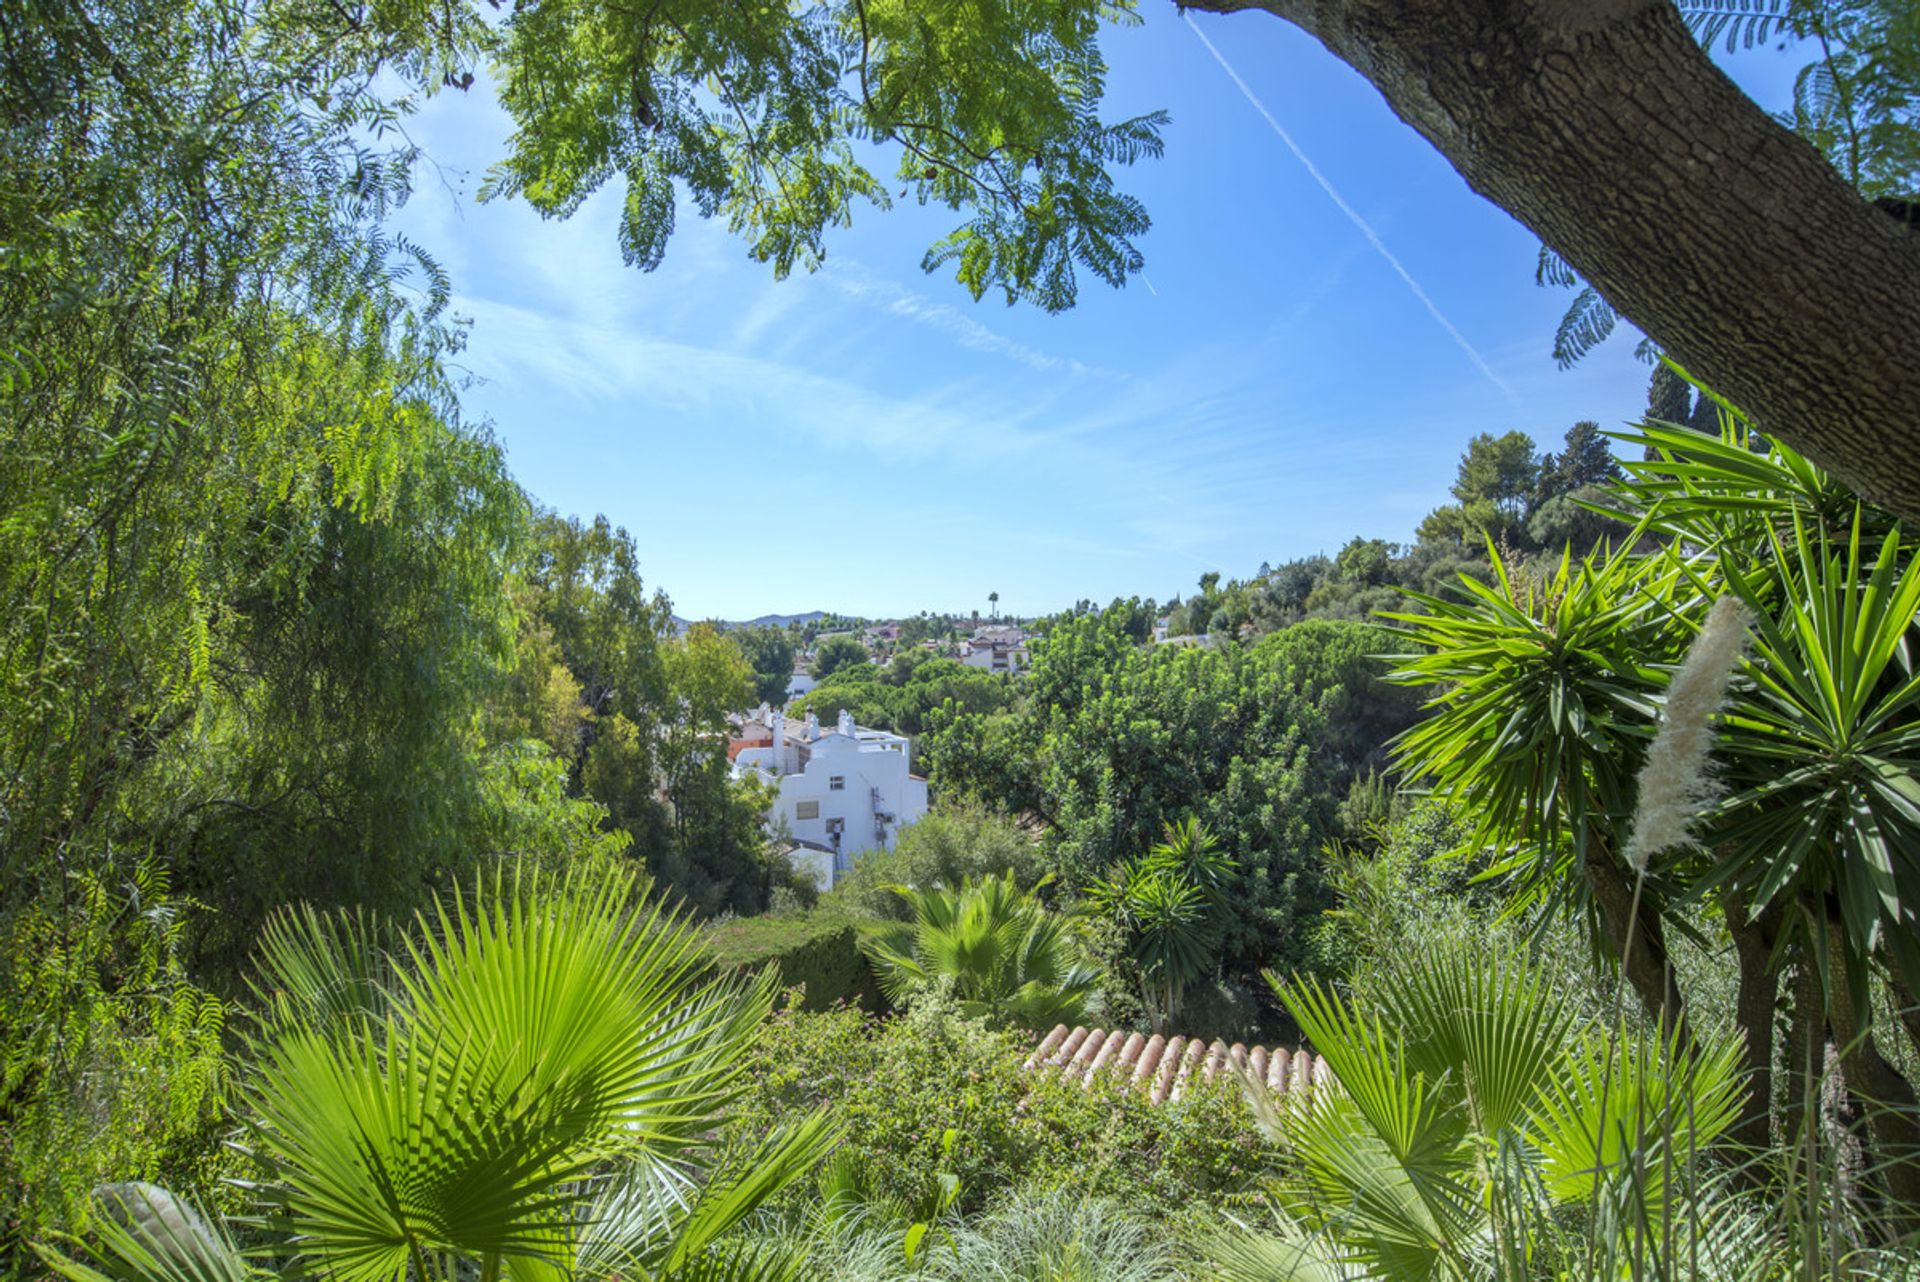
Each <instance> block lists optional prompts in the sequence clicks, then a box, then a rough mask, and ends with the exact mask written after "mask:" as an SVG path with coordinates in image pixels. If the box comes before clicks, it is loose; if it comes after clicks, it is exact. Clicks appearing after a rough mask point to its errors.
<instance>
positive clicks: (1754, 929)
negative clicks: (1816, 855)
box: [1720, 891, 1780, 1153]
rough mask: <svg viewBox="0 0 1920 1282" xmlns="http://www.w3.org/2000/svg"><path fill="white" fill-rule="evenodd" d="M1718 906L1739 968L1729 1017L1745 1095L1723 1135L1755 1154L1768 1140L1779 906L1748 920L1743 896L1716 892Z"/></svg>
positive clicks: (1777, 986)
mask: <svg viewBox="0 0 1920 1282" xmlns="http://www.w3.org/2000/svg"><path fill="white" fill-rule="evenodd" d="M1720 906H1721V909H1722V911H1723V912H1724V914H1725V919H1726V923H1727V933H1728V935H1729V936H1730V937H1731V939H1732V940H1733V952H1734V958H1735V961H1736V963H1737V965H1738V968H1739V981H1738V983H1737V984H1736V986H1735V988H1734V997H1733V1020H1734V1024H1735V1025H1736V1026H1737V1027H1738V1028H1739V1030H1740V1041H1741V1046H1742V1048H1743V1050H1744V1052H1745V1058H1746V1068H1747V1081H1746V1098H1745V1099H1744V1100H1743V1101H1742V1103H1741V1106H1740V1116H1739V1118H1738V1120H1736V1121H1735V1122H1734V1124H1733V1127H1732V1129H1731V1131H1730V1132H1729V1133H1730V1135H1731V1136H1732V1138H1733V1140H1734V1141H1735V1142H1736V1143H1738V1144H1741V1145H1744V1146H1745V1147H1746V1148H1748V1149H1749V1150H1751V1151H1753V1152H1756V1153H1757V1152H1760V1151H1761V1150H1762V1149H1765V1148H1766V1147H1767V1145H1768V1144H1769V1143H1771V1142H1772V1140H1773V1128H1772V1123H1773V1049H1774V1029H1773V1024H1774V1014H1775V1012H1776V1011H1777V1010H1778V1009H1779V1006H1780V972H1779V971H1777V970H1775V969H1774V965H1773V952H1774V940H1775V938H1776V936H1777V935H1778V933H1779V928H1780V926H1779V924H1780V910H1779V908H1778V907H1777V906H1769V907H1768V908H1767V909H1766V910H1765V911H1763V912H1762V913H1761V914H1760V916H1759V918H1758V919H1757V920H1754V921H1749V920H1747V918H1748V911H1747V902H1746V899H1745V897H1744V896H1742V895H1740V894H1738V893H1737V892H1733V891H1723V892H1722V898H1721V905H1720Z"/></svg>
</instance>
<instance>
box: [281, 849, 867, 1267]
mask: <svg viewBox="0 0 1920 1282" xmlns="http://www.w3.org/2000/svg"><path fill="white" fill-rule="evenodd" d="M369 954H370V950H369V949H368V948H367V947H366V946H365V943H364V934H363V932H360V931H358V930H354V929H349V928H345V927H332V928H329V927H325V926H321V925H319V924H318V923H317V921H316V920H315V919H311V918H302V917H295V918H291V919H289V920H288V921H287V922H285V923H283V924H282V925H281V927H279V928H278V929H277V930H276V932H275V934H274V936H273V937H272V940H271V942H270V946H269V966H270V970H269V973H270V975H271V976H272V977H273V978H272V981H271V982H273V983H276V984H279V985H283V986H284V987H283V989H282V992H283V996H282V998H281V999H280V1000H278V1001H277V1002H276V1003H275V1005H274V1007H273V1013H272V1016H271V1017H270V1019H269V1022H268V1023H267V1025H266V1026H265V1028H264V1029H263V1030H262V1032H261V1034H260V1036H259V1038H258V1040H257V1045H256V1053H257V1055H258V1057H259V1068H258V1070H257V1073H256V1076H255V1079H254V1081H253V1082H252V1084H251V1087H250V1089H249V1092H248V1096H249V1101H250V1103H251V1105H252V1109H253V1113H254V1116H255V1121H254V1124H253V1141H252V1142H253V1145H254V1147H255V1149H256V1151H257V1152H258V1154H259V1156H260V1157H261V1159H262V1160H263V1161H264V1162H265V1163H266V1164H267V1165H268V1167H269V1169H270V1170H271V1172H272V1173H273V1178H272V1180H271V1181H270V1183H269V1185H268V1188H269V1194H270V1199H271V1201H272V1203H273V1206H274V1211H275V1213H274V1216H273V1217H272V1222H273V1223H274V1224H275V1225H276V1226H278V1227H279V1228H280V1229H281V1230H282V1231H283V1232H284V1233H285V1234H286V1235H287V1238H288V1243H289V1245H290V1246H291V1248H292V1249H293V1250H294V1251H296V1252H297V1253H298V1254H299V1255H300V1256H302V1257H304V1258H305V1259H306V1260H308V1261H310V1262H311V1264H312V1265H313V1266H315V1267H318V1268H320V1269H322V1270H324V1271H325V1272H327V1273H329V1274H331V1275H333V1276H336V1277H339V1278H342V1279H376V1278H398V1277H402V1276H404V1275H406V1274H407V1273H408V1272H409V1270H413V1271H415V1272H418V1271H419V1270H420V1268H421V1264H422V1262H423V1261H424V1260H427V1259H434V1258H440V1257H444V1256H450V1257H453V1258H456V1259H465V1260H471V1261H474V1262H476V1263H478V1264H480V1265H481V1266H482V1267H483V1268H484V1269H486V1270H488V1271H490V1272H491V1271H495V1270H497V1269H499V1268H501V1267H507V1268H510V1269H511V1271H512V1272H513V1273H514V1274H515V1276H516V1277H520V1278H523V1279H533V1278H544V1277H559V1276H567V1275H570V1274H572V1273H573V1272H575V1271H576V1269H577V1268H578V1267H579V1265H580V1263H581V1261H595V1262H598V1265H596V1267H599V1266H600V1265H606V1264H608V1262H610V1261H617V1262H618V1265H619V1271H622V1272H625V1273H627V1274H629V1275H631V1276H640V1277H648V1278H667V1277H680V1276H706V1271H708V1270H710V1269H711V1268H712V1267H714V1262H713V1261H711V1260H709V1259H708V1258H707V1255H706V1253H707V1250H708V1248H709V1246H711V1244H712V1243H713V1242H714V1241H715V1239H717V1238H718V1237H719V1236H720V1234H721V1233H723V1232H724V1231H725V1230H726V1229H727V1228H730V1227H731V1226H732V1225H734V1224H736V1223H737V1222H738V1221H739V1219H740V1218H741V1217H743V1216H744V1215H746V1214H747V1213H748V1212H750V1211H751V1210H752V1209H753V1208H754V1207H756V1206H758V1205H759V1204H760V1203H761V1202H762V1201H763V1200H764V1199H765V1198H766V1197H768V1196H770V1195H771V1194H772V1193H773V1192H776V1191H777V1190H778V1189H779V1188H781V1187H783V1186H784V1185H785V1184H786V1183H787V1182H788V1181H790V1180H791V1179H793V1178H794V1177H795V1176H797V1175H799V1174H801V1173H802V1172H804V1171H805V1170H807V1169H809V1168H810V1167H811V1166H812V1165H813V1164H814V1162H816V1161H817V1160H818V1159H819V1157H820V1156H821V1155H822V1154H823V1153H824V1150H825V1148H826V1146H827V1144H828V1143H829V1142H830V1140H831V1135H830V1133H829V1132H828V1130H827V1128H826V1127H825V1125H824V1122H823V1121H822V1120H821V1119H818V1118H815V1119H812V1120H809V1121H806V1122H804V1123H802V1124H801V1125H800V1126H799V1127H797V1128H796V1129H795V1130H793V1131H791V1132H789V1133H785V1134H781V1135H776V1136H774V1137H772V1138H770V1139H769V1140H768V1141H767V1142H766V1143H765V1144H764V1145H763V1147H762V1148H761V1149H760V1150H759V1151H758V1152H756V1153H753V1154H750V1155H746V1158H745V1160H744V1161H742V1162H738V1163H734V1164H726V1165H722V1166H720V1167H719V1168H718V1169H714V1170H711V1171H709V1173H708V1177H707V1178H706V1179H705V1180H704V1181H696V1180H695V1179H693V1178H692V1174H691V1171H690V1170H689V1169H688V1168H687V1167H686V1166H685V1165H684V1163H685V1162H686V1160H687V1159H688V1158H689V1157H691V1156H692V1155H693V1154H694V1153H696V1152H697V1151H698V1149H699V1147H700V1146H701V1144H702V1143H703V1142H704V1137H705V1136H706V1135H707V1134H708V1133H710V1132H711V1130H712V1129H713V1127H714V1126H715V1124H716V1123H717V1121H718V1119H719V1117H720V1115H721V1113H722V1112H723V1110H724V1108H725V1106H726V1104H727V1102H728V1100H729V1099H730V1098H731V1096H732V1091H733V1084H734V1081H735V1079H736V1077H737V1075H738V1072H739V1067H740V1064H741V1063H742V1061H743V1051H744V1048H745V1045H746V1042H747V1040H748V1039H749V1038H750V1037H751V1036H752V1035H753V1032H754V1029H755V1028H756V1026H757V1025H758V1024H759V1022H760V1021H761V1020H762V1019H763V1018H764V1016H765V1015H766V1013H767V1010H768V1008H769V1006H770V1003H771V1000H772V988H771V978H770V977H769V976H766V975H763V976H761V977H760V978H759V979H757V980H755V981H752V982H746V983H743V982H740V981H733V980H703V979H702V975H703V974H704V973H705V970H706V958H705V954H704V951H703V950H702V948H701V946H700V943H699V936H698V935H697V933H696V932H695V931H693V930H692V929H691V927H690V926H688V925H687V924H686V923H685V922H684V921H683V920H681V919H679V918H677V917H675V916H673V915H672V914H669V913H667V912H665V911H663V910H662V908H661V907H660V906H659V904H658V903H657V902H654V903H649V902H647V901H646V900H644V899H642V898H640V897H638V895H637V894H636V891H635V887H634V885H633V882H632V880H631V878H630V877H629V876H628V875H626V874H623V873H619V872H614V871H598V872H577V873H574V874H572V875H570V876H568V877H566V878H564V879H555V878H551V877H546V876H542V875H539V874H521V875H516V876H514V877H512V878H508V877H507V876H505V875H504V874H503V875H501V876H500V877H498V878H496V880H495V881H494V882H493V883H492V884H490V885H488V886H485V887H484V888H483V889H482V890H481V891H479V892H478V893H476V894H475V895H473V896H472V897H471V898H470V899H465V900H460V901H457V902H455V903H452V904H450V905H449V904H443V905H442V907H441V908H440V910H439V912H438V913H437V914H436V915H435V917H433V918H432V919H423V920H422V921H421V922H420V923H419V926H418V929H417V930H416V931H415V932H414V933H413V935H412V936H411V937H410V938H408V939H407V941H406V943H405V945H404V948H403V949H402V950H401V951H400V952H399V953H398V954H397V955H395V956H393V957H392V958H391V960H389V961H388V963H387V965H386V968H385V970H386V973H387V974H389V975H390V976H391V979H389V980H387V981H386V982H380V983H369V982H368V981H366V980H364V979H362V978H361V977H362V976H365V975H366V974H367V973H368V972H369V971H371V970H373V969H374V967H372V966H370V965H369ZM355 993H360V994H365V995H367V996H368V997H369V998H371V1000H369V1001H367V1002H366V1003H364V1005H362V1006H361V1007H360V1008H359V1009H358V1010H357V1011H355V1010H346V1009H342V1007H343V1003H344V998H345V997H346V996H349V995H352V994H355ZM595 1185H600V1186H601V1192H600V1194H599V1198H598V1210H597V1212H596V1213H595V1215H593V1216H591V1217H590V1216H588V1215H587V1214H585V1212H586V1211H587V1210H588V1206H589V1203H588V1201H587V1200H586V1199H587V1198H588V1195H589V1194H590V1192H591V1191H592V1189H593V1188H594V1186H595Z"/></svg>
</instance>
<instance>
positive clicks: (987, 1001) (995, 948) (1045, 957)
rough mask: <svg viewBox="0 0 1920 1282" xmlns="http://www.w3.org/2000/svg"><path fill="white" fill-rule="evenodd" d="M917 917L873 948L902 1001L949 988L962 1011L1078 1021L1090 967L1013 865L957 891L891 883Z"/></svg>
mask: <svg viewBox="0 0 1920 1282" xmlns="http://www.w3.org/2000/svg"><path fill="white" fill-rule="evenodd" d="M894 889H895V891H896V892H897V893H898V894H899V895H900V896H901V898H903V899H905V900H906V901H907V903H908V905H909V906H910V907H911V908H912V909H913V915H914V920H913V924H912V926H911V927H910V928H908V929H907V930H906V931H905V932H903V933H904V935H905V938H904V939H901V940H897V941H889V940H876V941H875V942H874V943H872V944H871V945H870V947H869V954H870V956H871V957H872V958H873V963H874V969H875V970H876V972H877V973H878V975H879V979H880V985H881V987H882V988H884V989H885V990H886V992H887V996H888V997H889V998H891V999H892V1000H893V1001H895V1002H898V1003H901V1004H905V1003H907V1002H910V1001H912V1000H913V999H914V997H916V996H917V995H918V994H920V993H921V992H924V991H925V990H926V989H928V988H930V987H935V986H938V985H941V984H943V983H944V984H948V985H951V987H952V991H953V994H954V996H955V997H956V998H957V999H958V1001H959V1003H960V1009H961V1010H962V1012H964V1013H965V1014H967V1015H970V1016H974V1017H976V1018H983V1019H987V1020H991V1021H993V1022H995V1023H1012V1024H1016V1025H1019V1026H1021V1027H1024V1028H1033V1029H1041V1028H1048V1027H1051V1026H1052V1025H1054V1024H1057V1023H1060V1022H1062V1021H1069V1022H1070V1021H1072V1020H1075V1019H1078V1018H1079V1016H1080V1011H1081V1008H1082V1007H1083V1006H1084V1004H1085V1002H1086V999H1087V996H1088V994H1089V993H1091V992H1092V990H1093V985H1094V981H1095V978H1096V976H1095V973H1094V971H1093V969H1092V968H1091V967H1090V966H1088V965H1086V964H1085V962H1084V960H1083V958H1082V955H1081V949H1080V944H1079V941H1078V940H1077V939H1076V938H1075V937H1074V935H1073V932H1072V927H1071V924H1070V923H1069V922H1068V920H1067V919H1066V918H1064V917H1061V916H1059V915H1058V914H1055V913H1051V912H1048V911H1047V909H1046V907H1045V906H1044V905H1043V904H1041V902H1040V901H1039V900H1038V899H1036V898H1035V897H1034V896H1033V895H1031V894H1029V893H1027V892H1025V891H1022V890H1021V889H1020V888H1019V886H1018V885H1017V884H1016V883H1015V881H1014V879H1013V873H1012V872H1011V871H1009V872H1008V873H1006V874H1005V875H1004V876H1001V877H982V878H979V879H977V880H976V879H974V878H971V877H969V878H966V879H965V880H963V881H962V882H961V883H960V886H959V887H958V888H957V889H949V888H947V887H945V886H933V887H928V888H925V889H919V888H915V887H910V886H897V887H895V888H894Z"/></svg>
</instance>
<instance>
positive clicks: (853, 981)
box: [707, 914, 887, 1013]
mask: <svg viewBox="0 0 1920 1282" xmlns="http://www.w3.org/2000/svg"><path fill="white" fill-rule="evenodd" d="M707 942H708V945H709V947H710V948H711V949H712V952H713V959H714V963H715V964H716V965H718V966H719V967H720V968H721V969H722V970H758V969H760V968H761V967H762V966H765V965H766V964H767V963H768V962H772V963H774V964H775V965H776V966H778V967H779V969H780V986H781V987H782V988H792V987H794V986H795V985H801V986H804V987H805V988H806V1001H805V1002H804V1003H803V1004H802V1008H803V1009H805V1010H810V1011H821V1010H828V1009H830V1008H831V1007H833V1006H835V1005H839V1004H842V1003H844V1004H846V1005H848V1006H858V1007H860V1008H861V1009H862V1010H866V1011H871V1012H874V1013H879V1012H882V1011H885V1010H886V1009H887V1001H886V998H885V997H884V996H883V995H882V994H881V992H880V984H879V981H878V980H876V979H875V978H874V974H873V967H872V966H871V965H870V964H869V963H868V961H867V955H866V953H864V952H863V951H861V948H860V926H859V925H857V924H856V923H854V922H852V921H849V920H848V919H847V918H845V917H840V916H828V915H813V914H803V915H797V916H782V917H739V918H735V919H734V920H732V921H728V922H723V923H721V924H720V925H718V926H716V927H714V928H713V929H712V930H711V931H709V932H708V935H707Z"/></svg>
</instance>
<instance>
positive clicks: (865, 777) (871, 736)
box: [729, 708, 927, 890]
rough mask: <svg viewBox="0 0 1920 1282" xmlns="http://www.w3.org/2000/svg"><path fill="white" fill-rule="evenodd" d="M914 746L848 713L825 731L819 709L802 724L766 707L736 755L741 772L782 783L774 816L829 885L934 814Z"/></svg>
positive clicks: (800, 857)
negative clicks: (860, 858) (913, 764)
mask: <svg viewBox="0 0 1920 1282" xmlns="http://www.w3.org/2000/svg"><path fill="white" fill-rule="evenodd" d="M907 748H908V742H907V740H906V738H905V737H903V736H901V735H897V734H889V733H888V732H887V731H885V730H864V729H862V728H860V727H859V726H857V725H855V724H854V722H853V717H852V715H851V714H849V713H846V712H842V713H841V714H840V721H839V724H838V725H836V726H835V727H834V728H833V729H831V730H827V731H822V730H821V728H820V722H819V719H818V718H817V717H815V716H813V715H811V714H809V715H808V717H807V720H806V723H805V724H804V725H800V726H797V727H794V726H789V725H788V723H787V718H786V716H785V714H783V713H780V712H775V711H773V710H771V709H768V708H762V709H761V711H760V712H759V714H758V715H756V716H755V717H754V718H753V719H752V720H750V721H748V722H747V723H746V724H745V725H744V726H742V727H741V730H740V738H739V739H737V740H735V741H734V743H733V745H731V746H730V748H729V753H730V755H731V756H732V757H733V773H734V776H735V777H736V778H744V777H746V776H747V775H748V774H749V773H751V774H754V775H757V776H758V777H759V778H761V779H763V780H765V781H766V782H768V783H772V784H774V785H776V786H777V787H778V788H779V790H780V792H779V796H778V797H777V798H776V799H775V801H774V803H773V807H772V809H771V810H770V811H769V812H768V814H767V822H768V823H769V824H771V825H773V826H774V827H777V828H784V829H785V831H786V833H787V835H788V836H790V837H791V838H792V839H793V841H794V845H795V849H794V850H793V851H792V852H791V856H792V858H793V859H794V860H795V862H796V863H801V864H802V865H803V866H805V867H807V868H809V869H810V870H811V871H812V872H813V873H814V876H815V879H816V880H817V881H818V882H819V884H820V888H821V889H822V890H826V889H830V888H831V887H832V886H833V883H834V882H835V881H836V880H838V879H839V877H840V876H841V875H842V874H843V873H846V872H847V871H849V870H850V869H851V868H852V867H853V860H854V856H856V855H859V854H861V853H862V852H864V851H869V850H892V849H893V846H894V842H895V841H896V840H897V839H898V837H899V833H900V830H901V829H902V828H904V827H906V826H907V825H908V824H911V823H913V822H915V821H916V820H918V819H919V818H920V817H921V816H922V815H924V814H926V813H927V781H926V780H925V779H922V778H920V777H919V776H917V775H914V774H912V773H910V772H909V771H908V769H907V765H908V762H907Z"/></svg>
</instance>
